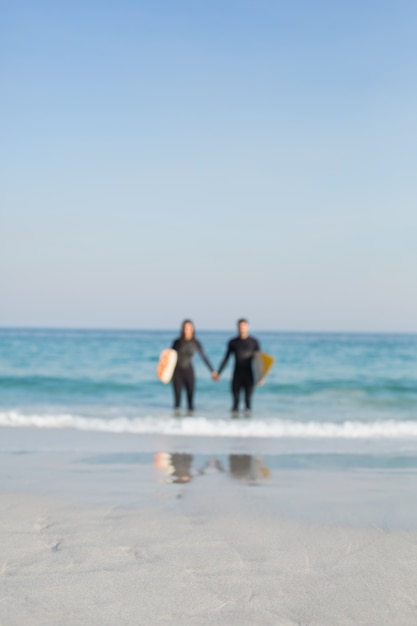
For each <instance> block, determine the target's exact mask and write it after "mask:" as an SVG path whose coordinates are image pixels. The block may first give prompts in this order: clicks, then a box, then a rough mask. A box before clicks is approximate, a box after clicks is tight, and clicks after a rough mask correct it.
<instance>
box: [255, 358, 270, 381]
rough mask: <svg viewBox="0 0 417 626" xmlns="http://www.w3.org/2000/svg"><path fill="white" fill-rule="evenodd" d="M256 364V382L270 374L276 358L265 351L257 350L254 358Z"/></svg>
mask: <svg viewBox="0 0 417 626" xmlns="http://www.w3.org/2000/svg"><path fill="white" fill-rule="evenodd" d="M253 361H254V365H255V368H254V369H255V382H257V383H258V382H259V381H260V380H262V379H263V378H265V376H266V375H267V374H268V372H269V370H270V369H271V367H272V364H273V363H274V361H275V359H274V357H273V356H271V355H270V354H266V353H265V352H257V353H256V354H255V357H254V359H253Z"/></svg>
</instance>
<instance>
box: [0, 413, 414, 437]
mask: <svg viewBox="0 0 417 626" xmlns="http://www.w3.org/2000/svg"><path fill="white" fill-rule="evenodd" d="M0 427H13V428H19V427H20V428H57V429H60V428H61V429H65V428H66V429H74V430H80V431H93V432H108V433H131V434H143V435H145V434H161V435H182V436H193V437H245V438H275V439H278V438H299V439H331V438H332V439H408V438H417V421H395V420H386V421H384V420H380V421H374V422H369V423H367V422H359V421H345V422H343V423H332V422H317V421H310V422H298V421H290V420H280V419H276V418H270V419H262V420H253V419H251V420H247V419H245V420H243V419H242V420H231V419H207V418H206V417H186V418H183V419H179V418H169V417H165V418H164V417H140V418H127V417H118V418H112V419H103V418H100V417H95V418H94V417H83V416H79V415H72V414H59V415H48V414H23V413H19V412H18V411H6V412H0Z"/></svg>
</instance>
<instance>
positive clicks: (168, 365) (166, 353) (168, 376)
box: [156, 349, 178, 385]
mask: <svg viewBox="0 0 417 626" xmlns="http://www.w3.org/2000/svg"><path fill="white" fill-rule="evenodd" d="M177 359H178V352H177V351H176V350H171V349H168V350H162V352H161V355H160V357H159V363H158V365H157V368H156V375H157V376H158V378H159V380H160V381H161V382H162V383H164V384H165V385H166V384H167V383H170V382H171V380H172V376H173V374H174V370H175V366H176V364H177Z"/></svg>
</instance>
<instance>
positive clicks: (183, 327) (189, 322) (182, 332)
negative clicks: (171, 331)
mask: <svg viewBox="0 0 417 626" xmlns="http://www.w3.org/2000/svg"><path fill="white" fill-rule="evenodd" d="M186 324H191V326H192V327H193V336H192V337H191V339H194V336H195V328H194V324H193V323H192V321H191V320H184V321H183V323H182V324H181V339H182V340H185V325H186Z"/></svg>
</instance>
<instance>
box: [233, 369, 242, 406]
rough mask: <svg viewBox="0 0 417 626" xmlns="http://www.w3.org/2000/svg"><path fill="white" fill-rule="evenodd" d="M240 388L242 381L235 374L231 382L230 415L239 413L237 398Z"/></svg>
mask: <svg viewBox="0 0 417 626" xmlns="http://www.w3.org/2000/svg"><path fill="white" fill-rule="evenodd" d="M241 388H242V381H241V379H240V376H239V374H236V373H235V374H234V375H233V380H232V397H233V406H232V413H237V412H238V411H239V397H240V390H241Z"/></svg>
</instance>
